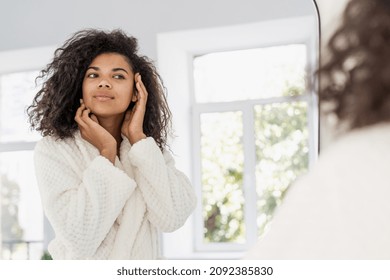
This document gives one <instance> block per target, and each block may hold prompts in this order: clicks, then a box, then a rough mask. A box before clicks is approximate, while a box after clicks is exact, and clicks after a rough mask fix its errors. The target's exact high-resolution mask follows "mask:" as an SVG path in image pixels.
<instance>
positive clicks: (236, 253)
mask: <svg viewBox="0 0 390 280" xmlns="http://www.w3.org/2000/svg"><path fill="white" fill-rule="evenodd" d="M270 30H273V32H270ZM253 34H256V36H253ZM215 38H218V40H215ZM157 43H158V68H159V72H160V74H161V76H162V77H163V79H164V83H165V86H166V87H167V89H168V103H169V104H170V108H171V111H172V114H173V124H174V131H175V135H178V136H179V137H178V138H177V139H175V141H173V142H172V144H171V147H172V150H173V151H174V153H175V155H176V157H175V160H176V166H177V167H178V168H179V169H180V170H182V171H183V172H184V173H185V174H186V175H187V176H188V177H189V178H190V181H191V182H192V184H193V186H194V188H195V190H196V193H197V196H198V205H197V208H196V210H195V212H194V214H193V215H192V216H191V217H190V218H189V219H188V221H187V222H186V224H185V225H184V226H183V227H182V228H181V229H180V230H178V231H176V232H174V233H171V234H163V238H162V241H163V253H164V257H166V258H176V259H177V258H187V259H188V258H198V259H199V258H200V259H201V258H219V259H231V258H241V257H242V256H243V255H244V251H245V250H246V249H248V248H249V247H250V246H251V244H250V243H253V242H255V240H256V239H257V236H256V235H257V234H256V233H254V234H252V235H251V236H249V240H250V242H247V244H246V245H245V246H240V245H239V246H230V247H229V246H228V247H226V246H225V247H224V246H220V245H218V244H217V245H216V246H214V245H213V246H206V247H204V246H203V247H202V245H200V244H199V236H201V235H200V231H202V230H203V227H202V228H200V227H198V228H197V227H196V224H198V225H199V224H202V223H200V221H199V219H200V218H201V217H202V215H201V211H202V208H201V203H202V202H201V196H200V194H201V193H200V191H201V184H199V182H200V170H199V164H197V163H200V158H199V157H200V154H199V151H200V144H197V140H195V135H198V136H199V135H200V131H199V129H200V126H199V114H200V112H207V111H208V110H212V111H213V112H214V111H215V109H210V108H209V106H212V107H215V105H220V110H225V111H227V110H230V109H231V108H237V106H242V107H243V109H244V110H243V113H244V115H243V118H245V119H249V118H250V116H249V115H248V110H247V107H248V106H249V104H254V103H256V102H265V100H263V101H259V100H250V101H245V102H234V103H235V104H234V105H232V104H228V103H229V102H226V103H225V102H221V103H220V104H216V103H212V104H211V105H203V104H202V105H196V104H195V103H196V102H195V97H194V81H193V72H192V71H193V59H194V57H196V56H198V55H203V54H207V53H211V52H220V51H233V50H239V49H249V48H259V47H267V46H277V45H288V44H297V43H298V44H306V46H307V51H308V57H307V61H308V62H307V63H308V64H307V66H308V67H307V71H308V73H312V72H313V71H312V70H313V69H315V67H317V65H318V56H319V39H318V22H317V18H316V15H314V14H313V16H304V17H295V18H286V19H278V20H270V21H263V22H257V23H250V24H243V25H234V26H227V27H218V28H209V29H197V30H188V31H178V32H169V33H161V34H158V36H157ZM226 46H229V47H226ZM172 61H174V63H172ZM308 85H309V86H308V88H309V89H311V90H310V91H309V92H308V95H309V96H310V100H309V101H308V102H309V103H308V105H309V108H311V109H309V110H312V111H311V114H313V116H315V117H313V118H308V120H309V129H310V130H312V131H313V132H314V133H313V137H310V141H311V142H312V143H310V146H311V147H313V151H314V154H315V156H314V158H313V159H311V160H312V161H314V160H315V157H316V155H317V151H318V108H317V104H318V102H317V96H316V94H315V92H316V91H317V89H318V86H317V82H315V81H314V80H313V79H310V78H309V79H308ZM295 98H296V97H295ZM299 98H302V97H298V99H299ZM283 99H284V98H283ZM272 100H274V101H276V100H282V99H280V98H277V99H275V98H272ZM268 101H271V100H268ZM249 112H250V111H249ZM252 114H253V113H252ZM194 116H198V117H195V118H194ZM244 129H246V130H247V129H248V128H244ZM252 129H254V126H253V128H252ZM198 138H199V137H198ZM245 141H249V143H248V144H246V145H245V146H247V147H248V146H251V145H252V144H251V143H250V141H253V140H245ZM198 142H199V141H198ZM244 149H245V148H244ZM244 153H245V154H249V151H245V150H244ZM250 161H252V162H255V161H256V159H255V155H252V156H251V159H250ZM244 168H245V169H244V170H245V172H246V171H247V170H246V168H247V167H244ZM252 173H253V172H252ZM252 177H253V178H250V177H248V176H247V178H246V179H244V180H247V181H248V182H247V183H246V184H247V185H248V184H249V183H250V182H252V181H253V182H254V181H255V178H254V174H253V175H252ZM246 207H249V208H250V209H254V207H256V205H254V206H253V202H250V204H249V206H246ZM256 212H257V211H256ZM199 213H200V215H199ZM245 215H247V214H245ZM256 232H257V231H256ZM197 236H198V237H197ZM197 238H198V241H197ZM209 245H211V244H209Z"/></svg>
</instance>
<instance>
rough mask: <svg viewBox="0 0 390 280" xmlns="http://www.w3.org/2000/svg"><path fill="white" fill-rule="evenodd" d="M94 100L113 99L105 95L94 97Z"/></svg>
mask: <svg viewBox="0 0 390 280" xmlns="http://www.w3.org/2000/svg"><path fill="white" fill-rule="evenodd" d="M94 98H95V99H96V100H97V101H109V100H113V99H114V98H113V97H111V96H107V95H96V96H94Z"/></svg>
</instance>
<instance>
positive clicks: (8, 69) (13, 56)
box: [0, 46, 57, 258]
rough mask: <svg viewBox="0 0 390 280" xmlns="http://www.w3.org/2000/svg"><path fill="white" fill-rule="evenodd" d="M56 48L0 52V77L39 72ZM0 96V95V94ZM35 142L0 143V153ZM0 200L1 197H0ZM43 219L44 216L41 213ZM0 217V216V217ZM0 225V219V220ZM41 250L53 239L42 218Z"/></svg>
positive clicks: (29, 147)
mask: <svg viewBox="0 0 390 280" xmlns="http://www.w3.org/2000/svg"><path fill="white" fill-rule="evenodd" d="M56 48H57V47H56V46H44V47H38V48H26V49H18V50H9V51H1V52H0V76H2V75H7V74H12V73H18V72H29V71H40V70H41V69H43V68H44V67H45V66H46V64H47V63H48V62H49V61H50V60H51V59H52V56H53V53H54V51H55V49H56ZM0 94H1V93H0ZM0 98H1V97H0ZM36 143H37V141H10V142H0V153H3V152H18V151H33V150H34V147H35V145H36ZM0 199H1V197H0ZM0 214H1V213H0ZM42 216H43V217H44V214H43V213H42ZM0 217H1V215H0ZM0 223H1V219H0ZM42 230H43V235H44V240H43V248H44V250H47V246H48V243H49V241H50V240H51V239H52V237H53V233H52V229H51V227H50V225H49V224H48V221H47V219H46V218H45V217H44V228H43V229H42ZM1 251H2V237H1V234H0V252H1ZM1 255H2V254H0V258H1Z"/></svg>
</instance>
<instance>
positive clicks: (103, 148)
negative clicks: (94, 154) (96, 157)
mask: <svg viewBox="0 0 390 280" xmlns="http://www.w3.org/2000/svg"><path fill="white" fill-rule="evenodd" d="M90 113H91V110H90V109H88V108H86V106H85V104H84V103H81V105H80V107H79V108H78V109H77V111H76V116H75V118H74V119H75V121H76V122H77V124H78V126H79V129H80V133H81V137H82V138H83V139H85V140H86V141H88V142H89V143H91V144H92V145H93V146H95V147H96V148H97V149H98V150H99V152H100V155H102V156H104V157H106V158H107V159H108V160H110V161H111V162H112V163H113V164H114V163H115V157H116V150H117V143H116V140H115V138H114V137H113V136H112V135H111V134H110V133H109V132H108V131H107V130H105V129H104V128H103V127H102V126H101V125H100V124H99V121H98V119H97V118H96V116H95V115H94V114H91V115H90Z"/></svg>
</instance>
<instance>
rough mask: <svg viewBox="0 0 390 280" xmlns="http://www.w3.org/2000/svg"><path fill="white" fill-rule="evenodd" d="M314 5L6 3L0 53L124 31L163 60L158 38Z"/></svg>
mask: <svg viewBox="0 0 390 280" xmlns="http://www.w3.org/2000/svg"><path fill="white" fill-rule="evenodd" d="M308 1H310V2H311V0H272V1H269V0H142V1H140V0H137V1H136V0H116V1H102V0H82V1H79V0H66V1H63V0H31V1H25V0H12V1H7V0H0V51H4V50H12V49H20V48H31V47H41V46H48V45H59V44H62V42H63V41H64V40H65V39H66V38H68V37H69V36H70V34H72V33H74V32H75V31H77V30H79V29H82V28H88V27H89V28H91V27H93V28H103V29H113V28H119V27H120V28H122V29H124V30H125V31H127V32H128V33H130V34H132V35H134V36H135V37H137V38H139V41H140V47H141V52H142V53H144V54H145V55H147V56H149V57H151V58H152V59H154V60H155V59H156V58H157V51H156V34H157V33H160V32H168V31H177V30H184V29H197V28H206V27H217V26H225V25H234V24H242V23H250V22H258V21H262V20H270V19H276V18H283V17H286V16H294V17H295V16H305V15H309V14H311V13H312V12H313V11H312V9H311V7H310V5H307V2H308Z"/></svg>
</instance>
